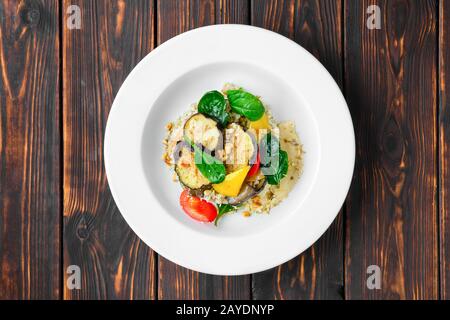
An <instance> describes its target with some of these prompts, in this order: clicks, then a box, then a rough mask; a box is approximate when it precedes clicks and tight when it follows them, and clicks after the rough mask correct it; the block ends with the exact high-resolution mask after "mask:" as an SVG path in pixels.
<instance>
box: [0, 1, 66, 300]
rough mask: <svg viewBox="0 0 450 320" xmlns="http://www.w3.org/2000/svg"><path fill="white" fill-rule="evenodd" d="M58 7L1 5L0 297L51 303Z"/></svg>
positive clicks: (54, 285) (56, 221)
mask: <svg viewBox="0 0 450 320" xmlns="http://www.w3.org/2000/svg"><path fill="white" fill-rule="evenodd" d="M58 27H59V20H58V1H57V0H41V1H11V0H2V1H0V71H1V74H0V299H58V298H59V295H60V293H59V291H60V290H59V286H60V271H59V269H60V262H59V245H60V222H61V219H60V206H61V204H60V191H59V190H60V188H59V183H60V167H59V165H60V162H59V161H60V158H59V144H60V138H59V124H60V121H59V117H60V107H59V80H58V79H59V40H58Z"/></svg>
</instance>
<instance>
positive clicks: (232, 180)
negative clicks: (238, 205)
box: [212, 166, 250, 197]
mask: <svg viewBox="0 0 450 320" xmlns="http://www.w3.org/2000/svg"><path fill="white" fill-rule="evenodd" d="M249 170H250V166H245V167H243V168H241V169H239V170H236V171H234V172H231V173H229V174H227V175H226V176H225V180H223V181H222V182H221V183H217V184H213V185H212V186H213V188H214V190H216V192H218V193H220V194H222V195H224V196H227V197H236V196H237V195H238V194H239V191H241V187H242V184H243V183H244V180H245V177H246V176H247V173H248V171H249Z"/></svg>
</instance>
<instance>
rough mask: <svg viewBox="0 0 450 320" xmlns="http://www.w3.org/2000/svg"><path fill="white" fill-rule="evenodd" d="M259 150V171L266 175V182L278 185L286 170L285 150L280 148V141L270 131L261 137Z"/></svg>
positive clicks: (287, 165)
mask: <svg viewBox="0 0 450 320" xmlns="http://www.w3.org/2000/svg"><path fill="white" fill-rule="evenodd" d="M259 152H260V154H259V156H260V159H261V164H260V166H261V172H262V173H263V174H264V176H266V179H267V183H269V184H271V185H278V184H279V183H280V182H281V179H283V178H284V177H285V176H286V174H287V171H288V167H289V159H288V154H287V152H286V151H283V150H281V149H280V142H279V141H278V139H277V138H276V137H274V136H272V134H271V133H268V134H267V135H265V136H264V137H263V139H262V141H261V144H260V147H259Z"/></svg>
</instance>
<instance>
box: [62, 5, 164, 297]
mask: <svg viewBox="0 0 450 320" xmlns="http://www.w3.org/2000/svg"><path fill="white" fill-rule="evenodd" d="M69 5H78V6H79V7H80V9H81V13H82V23H81V29H80V30H76V29H74V30H71V29H69V28H68V27H67V25H64V30H63V83H64V88H63V89H64V90H63V96H64V102H63V119H64V121H63V129H64V131H63V134H64V267H65V268H67V267H68V266H69V265H78V266H80V268H81V280H82V281H81V282H82V283H81V289H80V290H68V289H67V287H66V286H65V290H64V298H65V299H152V298H154V297H155V285H156V283H155V281H154V280H155V279H154V271H155V261H154V253H153V252H152V250H151V249H150V248H148V247H147V246H146V245H145V244H144V243H143V242H142V241H141V240H140V239H139V238H138V237H137V236H136V235H135V234H134V233H133V232H132V231H131V229H130V228H129V226H128V225H127V223H126V222H125V220H124V219H123V218H122V216H121V214H120V212H119V211H118V209H117V207H116V205H115V203H114V201H113V198H112V196H111V194H110V191H109V189H108V183H107V180H106V175H105V170H104V166H103V138H104V132H105V126H106V120H107V117H108V112H109V109H110V107H111V104H112V102H113V99H114V96H115V94H116V93H117V91H118V89H119V87H120V85H121V84H122V82H123V81H124V80H125V77H126V76H127V75H128V74H129V72H130V71H131V69H132V68H133V67H134V66H135V65H136V64H137V63H138V62H139V60H140V59H141V58H143V57H144V56H145V55H146V54H147V53H148V52H149V51H150V50H151V49H152V48H153V41H154V37H153V34H154V20H153V19H154V18H153V17H154V14H153V13H154V3H153V1H152V0H133V1H124V0H114V1H111V0H96V1H91V0H76V1H75V0H65V1H64V4H63V12H66V10H67V8H68V6H69ZM64 276H65V280H66V279H67V276H68V275H67V274H64Z"/></svg>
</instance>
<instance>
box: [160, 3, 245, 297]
mask: <svg viewBox="0 0 450 320" xmlns="http://www.w3.org/2000/svg"><path fill="white" fill-rule="evenodd" d="M247 5H248V3H247V1H244V0H220V1H218V0H217V1H213V0H211V1H206V0H197V1H182V0H159V1H158V4H157V7H158V19H157V20H158V37H157V39H158V44H161V43H162V42H164V41H166V40H168V39H170V38H171V37H173V36H175V35H177V34H179V33H181V32H184V31H187V30H189V29H192V28H196V27H200V26H204V25H209V24H214V23H222V22H227V23H228V22H233V23H248V21H247V19H248V7H247ZM158 262H159V263H158V275H159V282H158V298H159V299H220V300H222V299H248V298H250V276H240V277H220V276H212V275H207V274H202V273H198V272H194V271H191V270H188V269H185V268H183V267H180V266H178V265H176V264H174V263H172V262H170V261H168V260H166V259H164V258H163V257H161V256H159V257H158Z"/></svg>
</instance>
